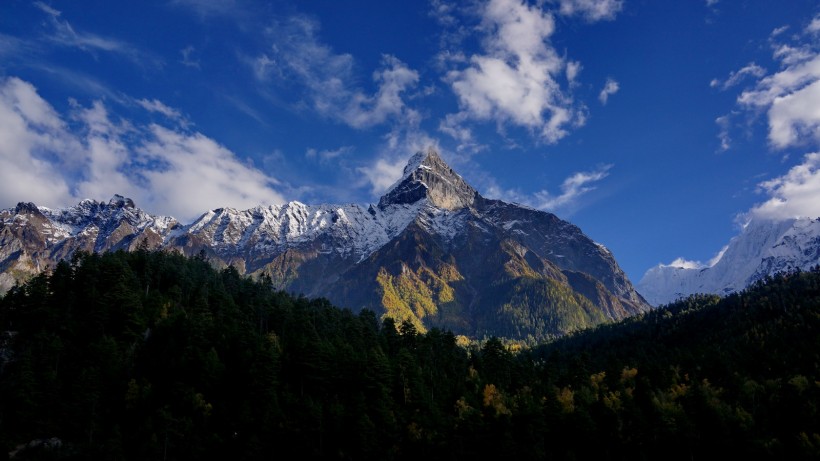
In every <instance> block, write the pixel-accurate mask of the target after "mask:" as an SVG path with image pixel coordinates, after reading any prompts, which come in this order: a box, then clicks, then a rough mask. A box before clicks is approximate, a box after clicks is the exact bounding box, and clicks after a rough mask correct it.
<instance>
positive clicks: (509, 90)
mask: <svg viewBox="0 0 820 461" xmlns="http://www.w3.org/2000/svg"><path fill="white" fill-rule="evenodd" d="M481 18H482V19H481V30H482V31H483V33H484V41H483V53H482V54H475V55H473V56H471V57H470V59H469V62H468V65H467V67H466V68H461V69H454V70H451V71H450V72H448V73H447V76H446V79H447V81H448V82H449V83H450V85H451V87H452V89H453V92H454V93H455V94H456V96H457V97H458V101H459V106H460V108H461V114H462V117H463V118H464V119H467V118H470V119H475V120H480V121H484V120H494V121H496V122H497V123H499V124H504V123H511V124H514V125H518V126H522V127H526V128H528V129H530V130H532V131H533V132H534V133H536V134H537V135H538V136H539V137H540V138H542V139H544V140H546V141H547V142H550V143H553V142H557V141H558V140H559V139H561V138H563V137H564V136H566V135H567V134H568V131H567V128H568V127H569V126H573V125H574V126H579V125H581V124H583V114H582V113H581V111H579V110H578V109H577V108H575V107H574V106H573V102H572V98H571V97H570V96H569V95H568V94H567V93H566V92H565V91H564V90H563V89H562V88H561V85H560V84H559V83H558V81H557V78H558V77H559V76H561V75H562V74H564V75H572V76H573V77H574V75H575V74H577V71H578V70H579V69H580V67H579V64H578V63H575V62H573V63H572V65H571V66H572V67H571V68H570V70H569V74H566V72H567V70H566V66H567V64H566V62H565V59H564V58H563V57H561V56H560V55H559V54H558V53H557V52H556V51H555V49H554V48H553V47H552V46H551V45H550V43H549V38H550V37H551V36H552V34H553V32H554V31H555V21H554V19H553V17H552V15H551V14H550V13H548V12H546V11H543V10H542V9H541V8H540V7H538V6H537V5H530V4H528V3H522V2H521V1H520V0H490V1H489V2H488V3H487V4H486V5H485V6H484V7H483V8H482V10H481Z"/></svg>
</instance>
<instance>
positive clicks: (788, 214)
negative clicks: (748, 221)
mask: <svg viewBox="0 0 820 461" xmlns="http://www.w3.org/2000/svg"><path fill="white" fill-rule="evenodd" d="M758 187H759V188H760V190H761V191H763V192H765V193H766V194H767V195H769V197H770V198H769V199H768V200H766V201H765V202H763V203H761V204H759V205H757V206H755V207H754V208H752V209H751V210H750V212H749V214H750V215H751V216H753V217H757V218H764V219H774V220H781V219H789V218H795V217H811V218H817V217H820V153H811V154H807V155H806V156H805V157H804V158H803V163H801V164H799V165H796V166H794V167H792V168H791V169H790V170H789V171H788V172H787V173H786V174H784V175H783V176H780V177H778V178H775V179H772V180H769V181H765V182H762V183H760V184H759V185H758Z"/></svg>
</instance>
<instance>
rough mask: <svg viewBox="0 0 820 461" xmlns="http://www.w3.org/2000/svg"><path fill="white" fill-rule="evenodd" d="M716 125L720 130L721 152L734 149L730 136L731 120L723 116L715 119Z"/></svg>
mask: <svg viewBox="0 0 820 461" xmlns="http://www.w3.org/2000/svg"><path fill="white" fill-rule="evenodd" d="M715 123H716V124H717V126H718V127H719V128H720V132H719V133H718V139H720V150H721V151H727V150H729V148H730V147H732V137H731V136H730V135H729V125H730V123H731V122H730V119H729V116H728V115H721V116H720V117H718V118H716V119H715Z"/></svg>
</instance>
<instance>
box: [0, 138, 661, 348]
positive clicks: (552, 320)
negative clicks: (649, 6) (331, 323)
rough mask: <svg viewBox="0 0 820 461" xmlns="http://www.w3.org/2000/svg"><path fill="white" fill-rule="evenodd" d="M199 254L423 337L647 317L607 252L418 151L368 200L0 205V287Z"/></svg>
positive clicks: (530, 335) (525, 333)
mask: <svg viewBox="0 0 820 461" xmlns="http://www.w3.org/2000/svg"><path fill="white" fill-rule="evenodd" d="M140 247H142V248H146V249H164V250H171V251H180V252H183V253H184V254H187V255H197V254H201V253H202V252H204V254H205V255H207V257H208V258H210V260H211V261H212V262H213V263H214V264H215V265H217V266H222V267H227V266H228V265H232V266H233V267H235V268H236V269H237V270H238V271H239V272H240V273H244V274H251V275H256V276H259V275H262V274H266V275H267V276H269V277H270V278H271V280H272V282H273V284H274V285H275V286H276V287H279V288H281V289H284V290H287V291H289V292H292V293H297V294H304V295H305V296H309V297H325V298H327V299H329V300H330V301H332V302H333V303H335V304H336V305H339V306H342V307H349V308H351V309H353V310H360V309H362V308H368V309H372V310H374V311H375V312H377V313H378V314H380V315H389V316H391V317H393V318H394V319H395V320H396V321H397V322H402V321H405V320H406V321H409V322H411V323H412V324H413V325H414V326H416V328H417V329H419V330H421V331H424V330H426V329H427V328H430V327H443V328H448V329H450V330H452V331H453V332H454V333H456V334H463V335H467V336H471V337H484V336H491V335H497V336H504V337H511V338H519V339H524V340H529V341H538V340H544V339H546V338H549V337H553V336H559V335H563V334H565V333H567V332H570V331H573V330H575V329H578V328H583V327H588V326H592V325H595V324H598V323H601V322H604V321H608V320H618V319H621V318H624V317H626V316H629V315H632V314H636V313H639V312H645V311H647V310H648V309H649V308H650V306H649V304H647V302H646V301H645V300H644V298H643V297H641V295H639V294H638V292H636V291H635V289H634V288H633V286H632V284H631V283H630V281H629V280H628V279H627V277H626V275H625V274H624V272H623V271H622V270H621V269H620V268H619V267H618V264H617V262H616V261H615V259H614V257H613V256H612V254H611V253H610V252H609V251H608V250H607V249H606V248H605V247H604V246H603V245H600V244H598V243H596V242H594V241H592V240H591V239H590V238H589V237H587V236H586V235H584V234H583V232H581V230H580V229H579V228H578V227H576V226H574V225H572V224H570V223H568V222H566V221H563V220H561V219H559V218H557V217H556V216H555V215H553V214H550V213H546V212H543V211H538V210H534V209H531V208H527V207H523V206H520V205H515V204H510V203H506V202H502V201H498V200H490V199H485V198H484V197H482V196H481V195H480V194H479V193H478V192H476V190H475V189H473V188H472V187H471V186H470V185H469V184H467V183H466V182H465V181H464V180H463V179H462V178H461V177H460V176H459V175H458V174H456V173H455V172H454V171H453V170H452V169H451V168H450V167H449V166H448V165H447V164H446V163H445V162H444V161H443V160H442V159H441V157H440V156H439V155H438V153H437V152H436V151H435V150H433V149H429V150H427V151H424V152H419V153H417V154H416V155H415V156H413V157H412V158H411V159H410V161H409V163H408V164H407V166H406V167H405V169H404V174H403V176H402V178H401V179H400V180H399V181H397V182H396V183H395V184H394V185H393V186H392V187H391V188H390V189H389V190H388V191H387V192H386V193H385V194H384V196H383V197H381V199H380V200H379V203H378V204H374V205H369V206H360V205H356V204H349V205H305V204H302V203H299V202H290V203H288V204H285V205H282V206H279V205H274V206H267V207H262V206H259V207H255V208H252V209H249V210H236V209H233V208H220V209H215V210H212V211H209V212H207V213H205V214H203V215H202V216H201V217H200V218H199V219H197V220H196V221H195V222H193V223H191V224H187V225H186V224H183V223H180V222H178V221H177V220H175V219H174V218H171V217H164V216H154V215H151V214H149V213H147V212H145V211H143V210H141V209H139V208H137V207H136V206H135V205H134V203H133V202H132V201H131V200H130V199H128V198H124V197H122V196H115V197H114V198H112V199H111V200H110V201H109V202H108V203H103V202H97V201H94V200H84V201H82V202H80V203H79V204H78V205H76V206H73V207H70V208H66V209H59V210H52V209H48V208H44V207H38V206H36V205H34V204H32V203H20V204H18V205H17V207H16V208H13V209H7V210H3V211H0V290H8V289H9V288H10V287H11V286H13V285H14V283H16V282H18V281H21V280H24V279H26V278H27V277H30V276H32V275H34V274H37V273H39V272H41V271H43V270H45V269H46V268H48V267H51V266H54V265H55V264H56V263H57V262H58V261H59V260H60V259H69V258H70V257H71V255H72V254H74V253H75V252H76V251H79V250H82V251H88V252H105V251H115V250H120V249H121V250H126V251H133V250H135V249H137V248H140Z"/></svg>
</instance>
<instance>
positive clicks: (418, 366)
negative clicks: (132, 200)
mask: <svg viewBox="0 0 820 461" xmlns="http://www.w3.org/2000/svg"><path fill="white" fill-rule="evenodd" d="M0 335H1V336H0V458H2V457H5V456H9V454H10V453H11V454H13V457H14V459H35V458H36V459H116V460H119V459H168V460H171V459H176V460H180V459H218V458H224V459H271V458H276V457H283V456H284V454H287V453H296V454H298V455H299V457H300V458H306V459H388V460H389V459H396V460H400V459H411V458H412V459H417V458H422V459H425V458H426V459H461V458H467V457H473V458H481V459H484V458H487V457H501V458H516V459H587V458H600V459H658V458H663V459H703V458H714V457H718V456H721V457H732V458H735V457H738V456H752V457H761V456H764V457H769V458H781V459H786V458H788V459H816V458H818V457H820V418H819V417H818V408H817V406H818V401H819V400H818V397H820V373H818V369H819V368H818V367H819V366H820V365H819V364H820V272H818V271H812V272H805V273H792V274H787V275H784V276H781V277H777V278H774V279H767V280H765V281H763V282H761V283H759V284H757V285H756V286H754V287H752V288H751V289H749V290H747V291H746V292H743V293H741V294H737V295H732V296H729V297H727V298H724V299H719V298H717V297H713V296H694V297H690V298H688V299H686V300H683V301H680V302H678V303H675V304H672V305H669V306H666V307H664V308H662V309H659V310H656V311H653V312H651V313H648V314H645V315H643V316H640V317H635V318H632V319H629V320H626V321H624V322H621V323H618V324H608V325H604V326H601V327H598V328H596V329H594V330H587V331H584V332H581V333H578V334H575V335H572V336H570V337H566V338H563V339H560V340H557V341H554V342H551V343H549V344H545V345H541V346H538V347H535V348H531V349H526V350H523V351H518V352H515V353H513V352H511V351H510V350H509V349H508V348H507V347H505V344H504V342H503V341H502V340H500V339H498V338H491V339H489V340H487V341H485V342H483V343H481V344H473V345H471V346H469V347H466V348H465V347H462V346H459V345H458V344H457V341H456V337H455V336H454V335H453V334H452V333H450V332H448V331H442V330H438V329H433V330H431V331H429V332H427V333H425V334H420V333H418V332H417V331H416V330H415V328H414V327H413V325H412V324H411V323H409V322H405V323H402V324H398V325H397V324H396V323H395V322H394V321H392V320H391V319H389V318H388V319H385V320H383V321H382V320H380V319H379V318H377V317H376V315H375V314H374V313H373V312H371V311H368V310H363V311H361V312H355V313H354V312H352V311H351V310H349V309H339V308H337V307H334V306H332V305H330V304H329V303H328V302H327V301H326V300H324V299H307V298H304V297H300V296H293V295H290V294H288V293H285V292H282V291H279V290H276V289H274V287H273V286H272V282H271V280H270V278H267V277H261V278H258V279H250V278H246V277H243V276H240V274H239V273H238V272H237V271H236V270H235V269H233V268H232V267H228V268H226V269H224V270H216V269H214V268H212V266H211V265H210V263H209V262H208V261H207V260H206V259H205V258H204V257H201V256H200V257H196V258H186V257H183V256H180V255H177V254H171V253H164V252H149V251H144V250H141V251H136V252H132V253H125V252H116V253H107V254H102V255H98V254H78V255H77V256H75V257H74V258H73V259H72V261H69V262H61V263H60V264H59V265H57V267H55V268H54V269H53V270H52V271H51V272H50V273H49V274H43V275H40V276H37V277H35V278H34V279H33V280H31V281H30V282H29V283H27V284H25V285H23V286H19V287H15V288H14V289H12V290H11V291H10V292H9V293H7V294H6V295H5V296H4V297H3V298H2V299H0ZM51 438H56V439H59V441H60V442H61V445H60V446H59V447H51V448H49V447H47V446H46V444H42V445H41V446H39V447H35V448H31V449H20V448H21V445H22V444H27V443H29V442H30V441H36V440H45V439H51Z"/></svg>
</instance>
